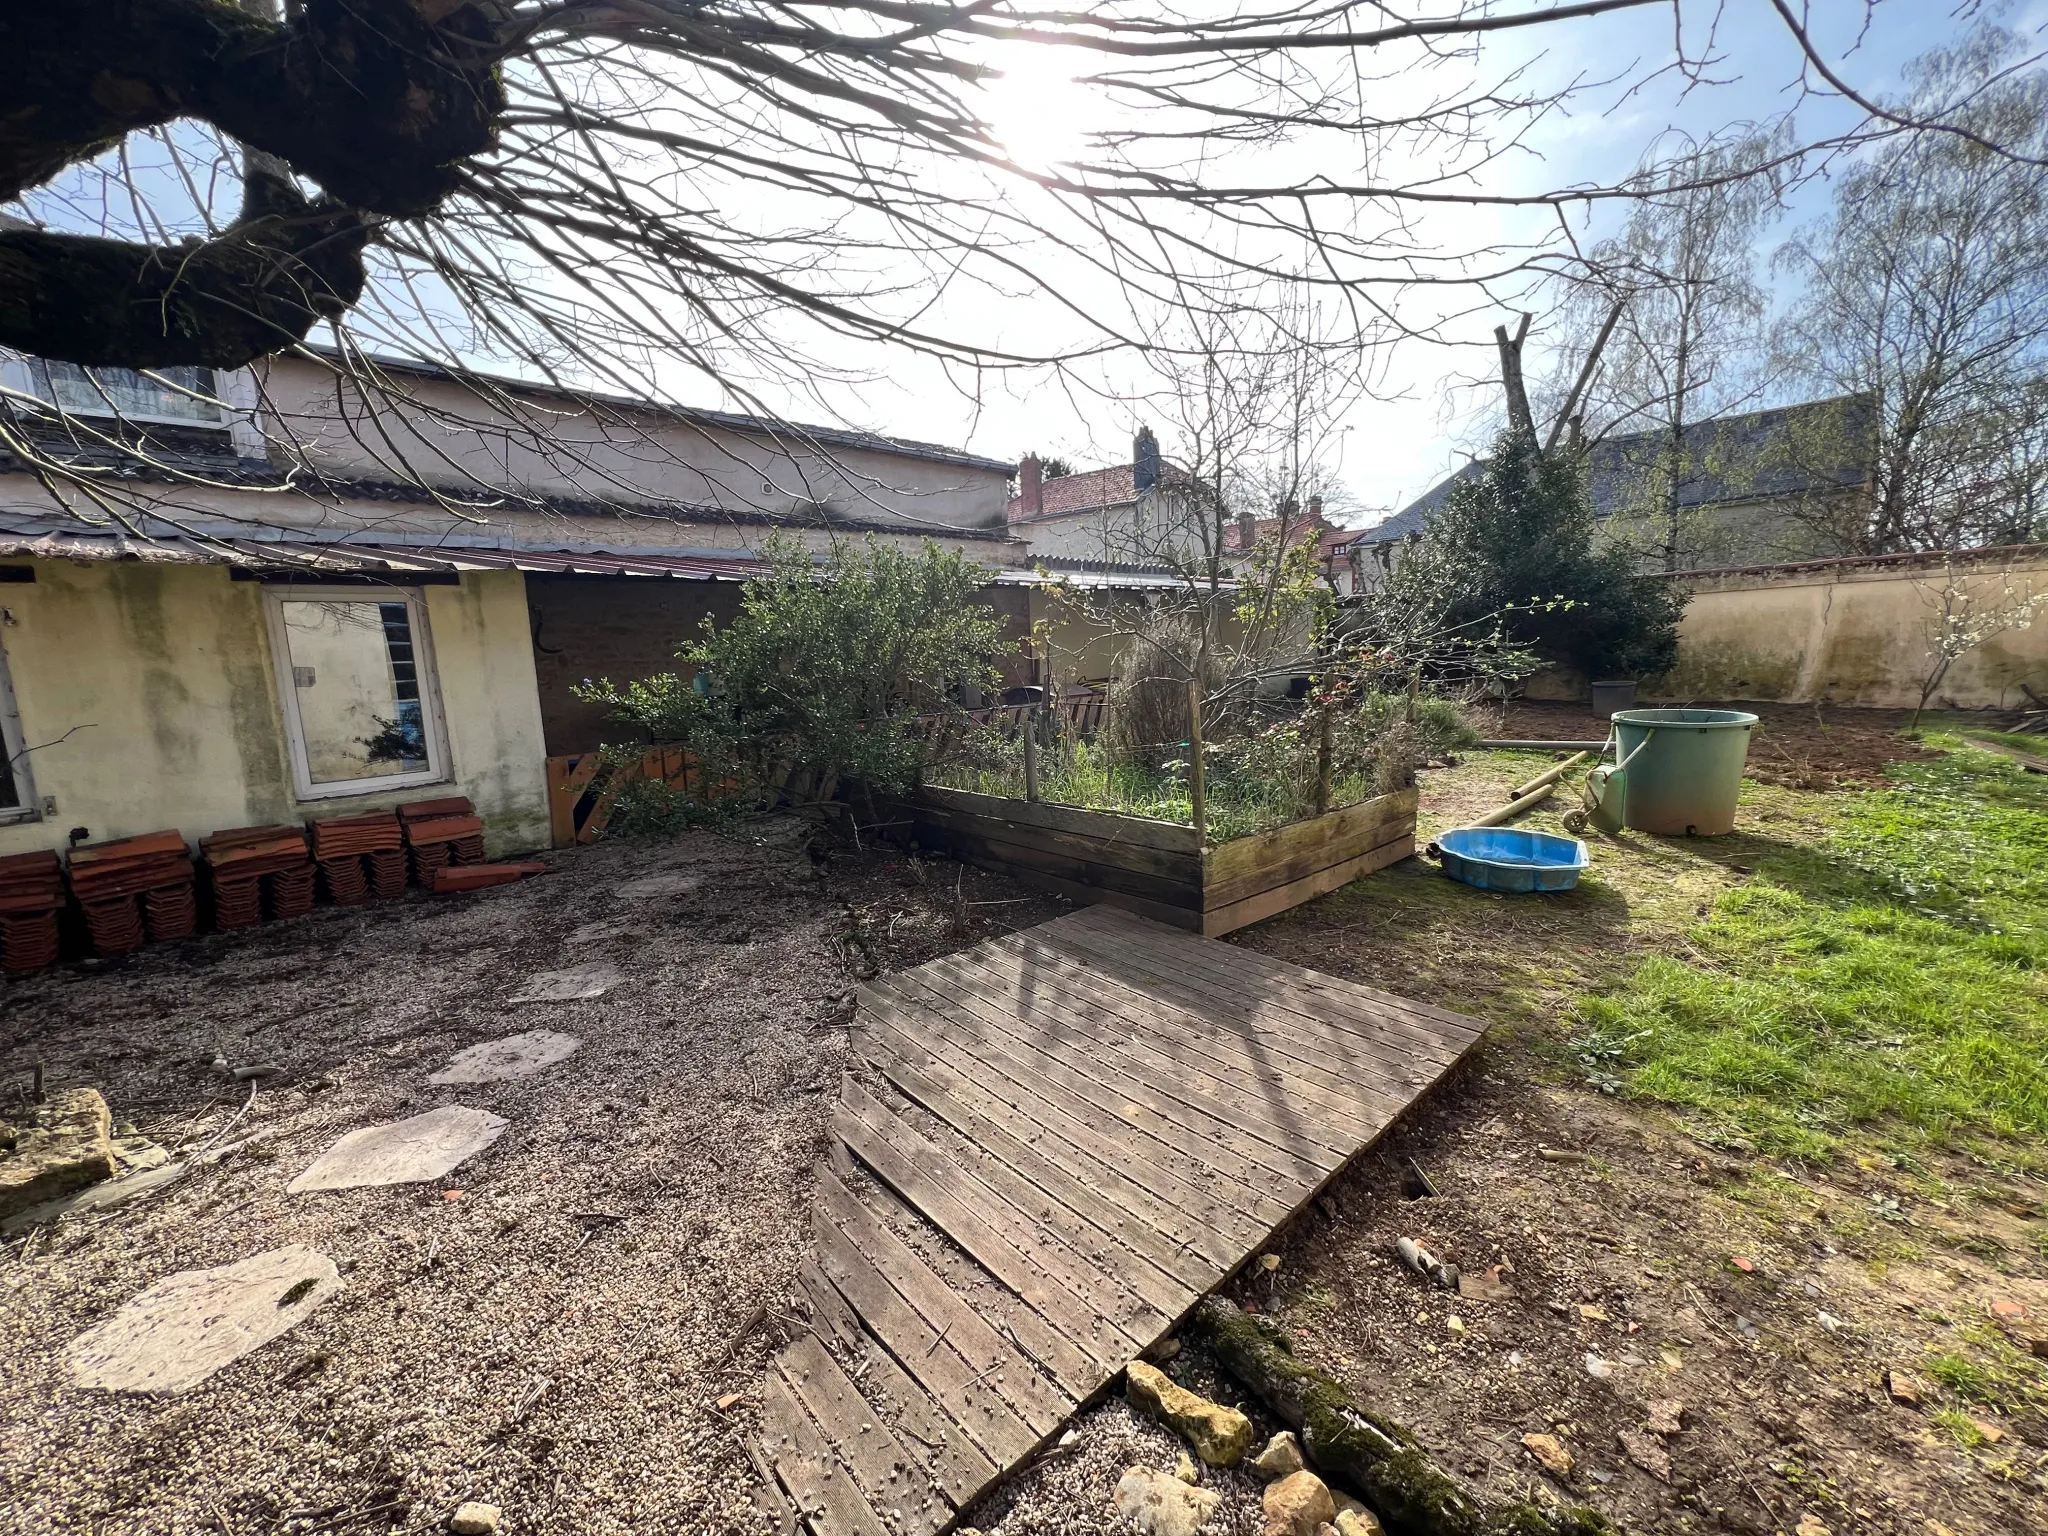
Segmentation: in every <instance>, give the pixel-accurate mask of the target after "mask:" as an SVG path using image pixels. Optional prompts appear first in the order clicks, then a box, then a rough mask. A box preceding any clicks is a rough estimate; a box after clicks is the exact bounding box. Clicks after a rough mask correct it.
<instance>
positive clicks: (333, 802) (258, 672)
mask: <svg viewBox="0 0 2048 1536" xmlns="http://www.w3.org/2000/svg"><path fill="white" fill-rule="evenodd" d="M5 563H7V564H11V565H21V564H26V565H29V566H31V567H32V568H33V570H34V572H35V580H34V581H33V582H28V583H9V584H6V585H5V586H0V645H4V647H5V650H6V654H7V662H8V667H9V670H10V672H11V674H12V677H13V682H14V693H15V700H16V703H17V705H18V708H19V711H20V715H21V725H22V733H23V739H24V741H25V742H26V743H27V745H29V746H30V747H33V748H35V749H36V750H34V751H33V752H31V753H30V754H29V757H28V762H29V767H30V773H31V775H32V777H33V786H32V787H33V793H34V795H35V796H36V797H37V798H38V799H39V800H40V798H41V797H43V796H54V797H55V799H56V808H55V811H54V813H53V814H51V815H48V816H46V817H44V818H42V819H40V820H37V821H29V822H20V823H15V824H12V825H7V826H0V853H20V852H24V851H26V850H29V849H35V848H62V847H64V846H65V844H66V842H67V834H68V833H69V831H70V829H72V828H74V827H84V828H87V829H88V840H90V841H93V842H99V841H101V840H103V839H106V838H113V837H129V836H133V835H135V834H137V833H142V832H153V831H157V830H160V829H163V828H168V827H175V828H177V829H178V830H179V831H180V832H182V833H183V834H184V835H185V836H186V838H187V839H188V840H192V839H197V838H199V837H201V836H203V835H204V834H206V833H209V832H213V831H217V830H219V829H220V828H222V827H240V826H255V825H263V824H267V823H272V822H290V821H300V820H304V819H305V818H307V817H309V816H315V815H340V814H343V813H346V812H350V811H358V810H368V809H377V808H382V807H386V806H390V805H395V804H397V803H399V802H400V801H404V800H413V799H420V798H422V797H425V796H429V795H432V794H434V793H435V791H434V790H433V789H432V788H431V787H421V786H414V787H411V788H408V789H404V790H396V791H387V792H383V793H377V794H367V795H351V796H345V797H338V798H330V799H323V800H319V801H316V802H300V801H299V800H298V799H297V798H296V794H295V791H294V789H293V786H292V775H291V767H290V759H289V756H288V752H287V747H286V740H285V733H284V717H283V713H282V711H281V709H280V707H279V704H278V699H277V681H276V671H275V669H274V667H273V665H272V656H271V648H270V635H269V630H268V626H267V624H266V622H265V617H264V607H263V588H262V586H261V585H260V584H259V583H256V582H250V581H234V580H232V579H231V578H230V574H229V572H228V570H227V569H226V568H225V567H222V566H208V565H188V564H179V563H169V562H144V561H91V562H85V561H56V560H36V561H25V562H24V561H7V562H5ZM524 585H525V584H524V579H523V578H522V577H521V576H520V574H519V573H518V572H516V571H509V572H498V571H493V572H484V573H477V574H471V575H465V576H464V577H463V578H462V581H461V583H460V584H459V585H454V586H430V587H427V588H425V589H424V595H425V600H426V608H427V624H428V628H429V630H430V631H431V634H432V638H433V644H434V654H435V661H436V669H437V675H438V678H439V683H440V693H441V699H442V706H443V713H444V716H445V719H446V723H447V731H448V747H449V759H450V766H451V769H452V774H451V779H452V787H453V789H454V790H455V791H457V792H460V793H462V794H466V795H468V796H469V797H470V798H471V799H472V800H474V801H475V802H476V805H477V810H478V812H479V813H480V814H481V815H482V816H483V817H484V819H485V825H486V837H487V842H488V844H489V845H490V847H491V849H492V851H493V852H494V853H495V852H504V851H509V850H514V849H526V848H534V847H539V846H542V845H544V844H545V843H546V842H547V840H548V828H547V802H546V794H545V790H544V787H543V784H542V773H543V770H542V757H543V756H544V752H543V748H542V741H541V725H540V712H539V709H538V707H537V704H536V700H535V685H534V672H533V651H532V647H531V644H530V642H529V640H528V637H527V628H526V603H525V592H524ZM67 733H68V734H67Z"/></svg>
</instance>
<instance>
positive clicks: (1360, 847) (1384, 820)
mask: <svg viewBox="0 0 2048 1536" xmlns="http://www.w3.org/2000/svg"><path fill="white" fill-rule="evenodd" d="M1371 803H1373V804H1378V803H1379V802H1377V801H1374V802H1371ZM1397 810H1398V808H1394V809H1390V810H1389V811H1388V813H1387V814H1386V815H1385V816H1383V817H1381V818H1380V819H1378V820H1376V821H1373V822H1369V823H1366V824H1365V825H1362V826H1359V827H1356V828H1354V829H1353V830H1352V831H1351V832H1350V833H1349V834H1348V835H1346V836H1344V837H1333V838H1330V839H1328V840H1326V841H1324V842H1320V843H1316V844H1313V845H1311V846H1309V847H1306V848H1297V849H1295V850H1294V851H1293V852H1291V853H1286V854H1282V853H1279V852H1275V853H1274V855H1273V856H1272V857H1271V858H1269V859H1265V860H1263V861H1261V862H1259V863H1257V864H1254V865H1251V866H1250V867H1248V868H1244V869H1240V870H1237V871H1235V872H1233V873H1230V874H1223V875H1219V874H1218V873H1217V872H1216V871H1215V870H1213V869H1211V870H1209V871H1207V873H1206V874H1205V877H1204V880H1203V884H1202V905H1203V906H1204V907H1207V908H1211V909H1213V908H1216V907H1227V906H1229V905H1230V904H1231V903H1232V902H1237V901H1243V900H1244V899H1245V898H1246V897H1247V896H1256V895H1258V894H1259V893H1260V892H1261V891H1270V890H1274V889H1276V888H1278V887H1280V886H1283V885H1291V884H1293V883H1294V882H1295V881H1297V880H1302V879H1306V878H1307V877H1308V876H1310V875H1313V874H1316V873H1318V872H1319V871H1321V870H1325V869H1329V868H1331V867H1332V866H1334V865H1338V864H1343V863H1345V862H1347V861H1349V860H1352V859H1356V858H1357V857H1358V856H1359V855H1360V854H1363V853H1370V852H1371V851H1372V850H1373V849H1375V848H1382V847H1385V846H1386V845H1387V844H1388V843H1391V842H1395V841H1397V840H1399V839H1401V838H1404V837H1405V838H1408V839H1410V840H1411V841H1412V840H1413V838H1414V836H1415V818H1414V816H1413V815H1405V816H1404V815H1399V814H1396V811H1397ZM1297 825H1301V823H1297ZM1280 830H1281V831H1282V832H1288V831H1292V830H1293V829H1292V828H1290V827H1282V828H1281V829H1280Z"/></svg>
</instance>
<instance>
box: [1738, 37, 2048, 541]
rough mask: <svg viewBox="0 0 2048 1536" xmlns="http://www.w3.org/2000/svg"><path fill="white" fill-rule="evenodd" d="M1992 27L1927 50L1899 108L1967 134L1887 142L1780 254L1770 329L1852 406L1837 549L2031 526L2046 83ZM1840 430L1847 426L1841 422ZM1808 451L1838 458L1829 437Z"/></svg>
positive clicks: (2047, 335)
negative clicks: (1859, 453) (1849, 465)
mask: <svg viewBox="0 0 2048 1536" xmlns="http://www.w3.org/2000/svg"><path fill="white" fill-rule="evenodd" d="M2018 52H2019V46H2018V44H2017V42H2016V41H2015V40H2014V39H2013V38H2012V37H2010V36H2009V35H2007V34H2005V33H2003V32H1999V31H1997V30H1995V29H1984V30H1981V31H1979V32H1977V33H1975V34H1974V35H1973V36H1972V37H1971V38H1970V39H1969V40H1967V41H1966V42H1965V43H1964V44H1962V45H1961V46H1958V47H1956V48H1953V49H1948V50H1943V51H1940V52H1936V53H1933V54H1930V55H1928V56H1927V57H1926V58H1924V59H1922V60H1921V61H1920V62H1919V63H1918V65H1917V66H1916V67H1915V70H1914V73H1913V77H1912V78H1913V92H1912V95H1911V97H1910V99H1909V101H1908V102H1907V104H1906V109H1908V110H1911V111H1913V112H1916V113H1920V114H1936V113H1939V114H1943V115H1945V116H1947V117H1948V118H1949V119H1951V120H1953V121H1955V122H1956V123H1958V124H1959V125H1960V126H1962V127H1965V128H1967V129H1968V130H1969V134H1970V136H1969V137H1960V136H1957V135H1953V134H1942V135H1929V136H1926V137H1917V138H1912V139H1906V140H1900V141H1898V142H1896V143H1894V144H1891V145H1888V146H1886V147H1885V148H1883V149H1881V150H1879V151H1877V152H1876V153H1874V154H1873V155H1872V156H1870V157H1869V158H1868V159H1867V160H1865V161H1863V162H1861V163H1858V164H1857V165H1855V166H1854V167H1853V168H1852V169H1850V171H1849V172H1848V173H1847V174H1846V175H1845V176H1844V177H1843V178H1842V180H1841V182H1840V184H1839V186H1838V189H1837V193H1836V198H1835V206H1834V209H1833V211H1832V213H1831V214H1830V215H1829V216H1828V217H1827V218H1826V219H1824V220H1823V221H1821V222H1820V223H1819V224H1818V225H1817V226H1815V227H1814V228H1812V229H1810V230H1808V231H1805V232H1803V233H1802V234H1801V235H1800V236H1799V237H1798V238H1796V239H1794V240H1793V241H1792V242H1791V243H1790V244H1789V245H1788V246H1787V247H1786V249H1785V251H1784V252H1783V258H1782V259H1783V262H1784V265H1785V267H1786V268H1787V269H1788V270H1790V271H1792V272H1794V273H1796V274H1798V275H1799V276H1800V277H1802V278H1803V279H1804V281H1805V293H1804V296H1803V299H1802V301H1801V302H1800V303H1799V305H1798V306H1797V307H1796V308H1795V309H1794V310H1793V311H1792V312H1791V313H1790V314H1789V315H1788V316H1787V318H1786V320H1785V322H1784V323H1783V325H1782V326H1781V327H1780V330H1779V333H1778V338H1777V341H1778V349H1779V352H1780V353H1781V355H1782V356H1783V358H1784V360H1785V363H1786V365H1787V366H1788V367H1789V368H1790V369H1791V370H1792V372H1793V374H1794V376H1795V377H1798V378H1802V379H1805V380H1806V381H1808V382H1809V383H1811V384H1813V385H1817V386H1819V387H1821V388H1824V389H1827V390H1829V391H1830V392H1833V393H1837V394H1843V395H1853V396H1856V397H1859V398H1860V399H1861V400H1863V401H1864V402H1867V408H1868V411H1869V423H1868V425H1869V430H1870V433H1871V436H1872V439H1873V442H1872V457H1873V461H1874V463H1873V474H1872V478H1871V483H1870V488H1869V494H1868V496H1867V498H1865V499H1864V500H1863V501H1861V502H1859V503H1858V504H1856V506H1855V507H1854V509H1853V512H1852V514H1851V515H1850V516H1849V517H1848V518H1847V519H1846V520H1844V519H1842V518H1841V517H1840V515H1839V514H1838V513H1836V512H1833V511H1828V512H1824V513H1822V514H1820V515H1822V516H1824V517H1826V518H1827V519H1828V520H1829V522H1830V525H1831V526H1830V527H1829V529H1828V531H1829V532H1830V533H1832V534H1833V535H1834V536H1835V537H1837V538H1839V539H1840V540H1841V542H1842V544H1843V546H1844V548H1845V552H1849V553H1857V554H1890V553H1894V552H1898V551H1905V550H1930V549H1953V548H1967V547H1970V546H1972V545H1982V544H1999V543H2008V542H2016V541H2020V540H2024V539H2027V538H2031V537H2034V536H2036V535H2038V534H2039V533H2040V532H2041V531H2042V528H2041V521H2040V506H2041V480H2040V475H2041V471H2042V468H2043V466H2044V463H2048V441H2044V437H2043V433H2044V430H2048V415H2044V412H2043V409H2042V404H2043V402H2042V379H2043V377H2044V373H2048V168H2044V166H2043V165H2042V164H2041V163H2040V161H2039V160H2038V159H2015V158H2013V157H2012V156H2011V155H2007V154H1999V153H1993V152H1991V151H1989V150H1987V149H1985V148H1984V147H1982V145H1981V144H1980V143H1979V139H1986V140H1988V139H1991V138H1993V137H1994V136H1995V137H1996V138H1997V139H1998V140H1999V141H2000V142H2001V143H2004V144H2007V145H2011V146H2015V147H2018V148H2023V149H2026V150H2029V151H2030V152H2031V153H2032V154H2034V155H2035V156H2040V155H2042V154H2043V153H2044V152H2048V81H2044V80H2043V79H2042V78H2041V77H2040V76H2039V75H2037V74H2027V73H2021V74H2014V73H2013V72H2012V71H2013V65H2014V63H2015V61H2016V59H2017V57H2018ZM1850 424H1851V425H1852V426H1860V425H1861V423H1859V422H1855V421H1853V420H1852V421H1851V423H1850ZM1815 451H1816V452H1818V453H1823V454H1831V453H1836V452H1838V448H1837V447H1836V445H1834V444H1819V445H1816V446H1815Z"/></svg>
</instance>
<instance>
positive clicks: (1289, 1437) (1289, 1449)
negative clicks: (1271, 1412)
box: [1252, 1429, 1306, 1482]
mask: <svg viewBox="0 0 2048 1536" xmlns="http://www.w3.org/2000/svg"><path fill="white" fill-rule="evenodd" d="M1305 1465H1306V1463H1305V1462H1303V1461H1302V1459H1301V1444H1300V1442H1299V1441H1297V1440H1296V1439H1295V1438H1294V1431H1293V1430H1291V1429H1283V1430H1281V1431H1280V1433H1279V1434H1277V1435H1275V1436H1274V1437H1273V1438H1272V1439H1270V1440H1268V1441H1267V1442H1266V1448H1265V1449H1264V1450H1263V1451H1261V1452H1259V1454H1258V1455H1257V1456H1255V1457H1253V1458H1252V1470H1253V1471H1254V1472H1256V1473H1258V1474H1259V1476H1260V1477H1263V1478H1265V1479H1266V1480H1267V1481H1268V1482H1272V1481H1274V1480H1276V1479H1278V1478H1282V1477H1286V1476H1287V1475H1288V1474H1290V1473H1293V1472H1299V1471H1300V1470H1301V1469H1302V1467H1303V1466H1305Z"/></svg>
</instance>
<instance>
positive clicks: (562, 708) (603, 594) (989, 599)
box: [526, 575, 1032, 757]
mask: <svg viewBox="0 0 2048 1536" xmlns="http://www.w3.org/2000/svg"><path fill="white" fill-rule="evenodd" d="M740 592H741V587H740V585H739V584H738V583H737V582H730V581H661V580H649V579H647V578H645V577H632V576H544V575H530V576H528V577H527V578H526V602H527V610H528V615H529V618H530V620H531V623H532V632H533V665H534V674H535V678H536V681H537V684H538V686H539V690H540V714H541V726H542V731H543V733H544V735H545V737H546V740H547V750H548V755H549V756H551V757H555V756H561V755H563V754H565V753H570V752H589V751H593V750H595V749H596V748H597V747H599V746H602V745H603V744H604V743H605V742H607V741H625V740H629V739H631V736H632V732H631V728H630V727H628V726H625V725H622V724H620V723H618V722H616V721H613V720H611V719H609V718H607V716H606V712H605V710H604V708H603V706H601V705H596V704H585V703H584V702H582V701H581V700H580V699H578V698H577V697H576V695H575V692H574V689H575V688H576V686H577V685H578V684H579V683H582V682H584V681H586V680H588V679H597V678H609V679H611V680H612V681H613V682H618V683H623V682H626V681H628V680H630V679H633V678H641V677H653V676H655V675H656V674H658V673H663V672H679V673H681V674H682V675H683V676H685V677H688V676H690V675H692V674H693V673H694V671H695V668H693V667H690V666H688V665H686V664H684V663H682V662H679V661H677V660H676V647H677V646H678V645H680V644H681V643H682V642H683V641H685V640H694V639H695V638H697V636H698V635H699V634H700V633H701V632H702V630H703V626H704V621H705V620H706V619H709V620H711V621H712V622H713V623H714V624H719V625H723V624H727V623H730V622H731V621H732V619H733V617H734V616H735V615H736V614H738V612H739V610H740ZM980 597H981V601H983V602H985V603H987V604H988V605H989V606H990V607H991V608H993V609H995V610H996V612H997V613H999V614H1001V615H1002V616H1003V621H1004V635H1005V638H1007V639H1008V640H1010V641H1012V642H1014V643H1016V646H1017V648H1016V649H1015V650H1014V651H1013V652H1012V653H1011V654H1009V655H1008V656H1006V657H1005V658H1004V659H1003V664H1002V674H1003V677H1002V686H1003V687H1005V688H1010V687H1015V686H1018V685H1020V684H1023V683H1028V682H1030V681H1031V659H1030V657H1029V655H1028V654H1026V652H1025V650H1024V648H1023V645H1022V642H1023V641H1024V640H1025V639H1026V638H1027V637H1028V635H1029V634H1030V630H1031V602H1032V589H1031V588H1029V587H1018V586H1000V587H997V586H991V587H985V588H983V589H982V592H981V594H980Z"/></svg>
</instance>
